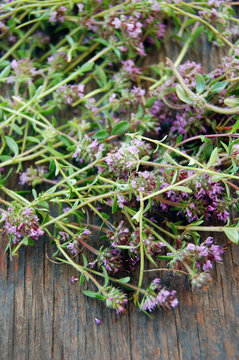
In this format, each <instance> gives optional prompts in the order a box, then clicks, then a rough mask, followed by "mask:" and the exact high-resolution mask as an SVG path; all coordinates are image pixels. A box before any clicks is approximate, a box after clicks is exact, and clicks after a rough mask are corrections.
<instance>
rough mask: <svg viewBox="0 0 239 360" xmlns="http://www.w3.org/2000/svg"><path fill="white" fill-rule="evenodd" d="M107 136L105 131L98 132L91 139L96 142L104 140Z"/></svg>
mask: <svg viewBox="0 0 239 360" xmlns="http://www.w3.org/2000/svg"><path fill="white" fill-rule="evenodd" d="M108 136H109V133H108V131H106V130H100V131H97V132H96V133H95V134H94V135H93V139H97V140H104V139H106V138H107V137H108Z"/></svg>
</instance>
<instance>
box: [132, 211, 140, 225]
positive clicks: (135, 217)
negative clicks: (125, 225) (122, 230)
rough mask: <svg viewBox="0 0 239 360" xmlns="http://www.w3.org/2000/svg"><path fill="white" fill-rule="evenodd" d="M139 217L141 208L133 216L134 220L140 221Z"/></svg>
mask: <svg viewBox="0 0 239 360" xmlns="http://www.w3.org/2000/svg"><path fill="white" fill-rule="evenodd" d="M139 218H140V210H139V211H138V212H137V213H136V214H135V215H134V216H133V217H132V220H136V221H137V222H139Z"/></svg>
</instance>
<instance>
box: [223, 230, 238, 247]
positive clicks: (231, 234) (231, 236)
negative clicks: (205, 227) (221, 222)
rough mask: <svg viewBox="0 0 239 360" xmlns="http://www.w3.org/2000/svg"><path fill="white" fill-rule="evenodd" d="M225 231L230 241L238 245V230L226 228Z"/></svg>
mask: <svg viewBox="0 0 239 360" xmlns="http://www.w3.org/2000/svg"><path fill="white" fill-rule="evenodd" d="M223 231H224V233H225V234H226V236H227V237H228V239H229V240H231V241H232V242H233V243H235V244H238V242H239V232H238V231H237V230H236V229H234V228H233V227H224V228H223Z"/></svg>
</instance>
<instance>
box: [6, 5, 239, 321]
mask: <svg viewBox="0 0 239 360" xmlns="http://www.w3.org/2000/svg"><path fill="white" fill-rule="evenodd" d="M235 4H236V3H235ZM172 24H174V26H172ZM237 25H238V19H237V16H236V10H235V9H234V8H233V7H232V4H231V3H230V2H229V1H226V0H211V1H208V2H203V1H200V0H198V1H195V2H183V1H176V0H175V1H174V0H165V1H158V0H147V1H146V0H139V1H118V0H112V1H98V0H97V1H96V0H89V1H87V2H86V1H84V2H80V3H77V2H76V1H62V0H61V1H60V0H54V1H50V2H49V1H48V2H44V1H42V2H39V1H35V0H31V1H28V0H19V1H11V0H3V1H2V2H1V5H0V38H1V42H0V82H1V84H2V85H3V88H4V91H2V92H1V94H0V100H1V101H0V114H1V117H0V188H1V193H2V195H1V196H2V197H1V198H0V202H1V204H2V207H1V209H0V222H1V224H2V232H3V233H4V235H5V236H6V237H7V239H8V243H7V247H6V249H7V250H8V251H9V252H10V254H11V256H14V255H18V254H19V249H20V248H21V247H23V246H29V245H34V242H35V241H41V239H42V237H43V236H45V238H47V239H49V241H51V242H52V243H54V244H55V246H56V252H55V258H56V259H57V261H61V262H65V263H68V264H69V265H71V266H73V267H74V268H75V270H76V271H78V272H79V276H77V277H75V276H72V277H71V283H72V284H75V285H74V286H78V284H79V285H80V286H83V287H84V283H85V282H86V281H91V282H92V284H93V286H94V287H95V288H94V290H85V289H84V290H83V293H84V294H85V295H86V296H88V297H92V298H95V299H98V300H100V301H104V303H105V304H106V306H107V307H108V308H110V309H113V310H115V311H116V313H117V314H123V313H125V312H126V310H127V306H128V302H129V301H130V300H132V301H134V303H135V305H137V306H138V307H139V308H140V309H141V310H142V311H144V312H148V313H151V312H152V311H153V310H155V309H156V308H159V309H167V310H170V309H174V308H175V307H176V306H177V305H178V303H179V300H180V299H177V297H176V289H174V284H173V281H171V283H170V284H169V286H168V287H167V286H166V285H165V284H164V282H163V280H160V279H159V278H155V279H154V280H153V281H152V279H149V271H154V272H156V271H168V272H173V273H174V274H177V275H182V274H183V276H187V277H188V280H189V281H190V283H191V284H192V287H193V288H194V289H197V288H200V287H203V286H204V285H206V284H208V282H210V281H211V280H212V275H211V274H212V269H213V267H214V266H215V262H222V260H223V258H222V255H223V252H224V250H225V247H224V246H223V244H220V245H219V244H218V243H217V236H216V235H217V233H220V232H222V233H224V234H225V237H227V239H228V242H227V245H228V243H229V244H231V243H235V244H237V243H238V242H239V232H238V230H239V224H238V223H237V222H236V219H235V218H237V215H236V217H235V216H234V218H233V216H232V214H233V213H234V214H235V213H236V212H237V211H238V209H239V205H238V201H237V195H238V191H239V186H238V180H239V175H238V168H239V134H238V129H239V42H238V39H235V35H238V34H237V32H236V31H235V29H236V27H237ZM202 37H207V40H208V42H209V43H211V44H213V46H218V47H219V46H221V47H225V49H226V50H225V51H228V53H227V56H224V58H222V59H221V63H220V64H218V66H217V67H216V68H214V69H212V70H211V71H210V72H208V71H207V69H206V68H203V66H202V65H201V64H200V63H198V62H197V61H196V59H194V61H192V60H189V59H191V58H192V53H190V54H191V56H189V51H190V49H191V46H192V44H193V43H195V41H196V40H197V39H199V38H202ZM172 39H176V40H177V43H178V46H179V49H180V50H179V53H178V55H177V57H176V58H175V59H173V61H172V59H167V58H165V60H164V61H162V62H161V63H152V60H151V57H150V54H152V53H153V52H154V51H156V52H159V51H161V49H162V48H163V45H164V44H167V43H170V41H172ZM5 89H6V90H5ZM12 176H15V178H14V179H16V176H17V181H15V186H11V184H12V182H10V181H9V179H11V177H12ZM26 193H27V194H28V196H27V197H25V194H26ZM4 196H7V198H6V199H7V200H5V199H4ZM53 209H54V211H52V210H53ZM96 219H97V221H96ZM96 224H97V225H96ZM204 232H207V233H209V234H210V237H207V238H206V240H205V236H204V235H203V234H204ZM212 236H213V237H212ZM82 250H84V251H83V252H82ZM92 257H93V258H92ZM162 262H163V264H164V265H162ZM165 264H166V265H165ZM134 273H135V274H139V275H138V279H136V281H135V280H134V281H133V280H132V279H135V277H136V276H132V275H133V274H134ZM131 278H132V279H131ZM95 322H96V324H100V323H101V321H100V320H99V319H97V318H95Z"/></svg>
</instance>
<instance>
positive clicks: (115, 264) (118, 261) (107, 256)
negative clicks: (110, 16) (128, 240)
mask: <svg viewBox="0 0 239 360" xmlns="http://www.w3.org/2000/svg"><path fill="white" fill-rule="evenodd" d="M96 264H98V265H99V266H104V268H105V269H106V270H107V271H109V272H111V273H113V274H115V273H117V272H119V271H120V270H122V257H121V252H120V250H119V249H115V248H105V249H103V248H101V249H100V251H99V254H98V256H97V258H96V260H94V261H93V262H90V263H89V264H88V265H90V266H91V267H94V266H95V265H96Z"/></svg>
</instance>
